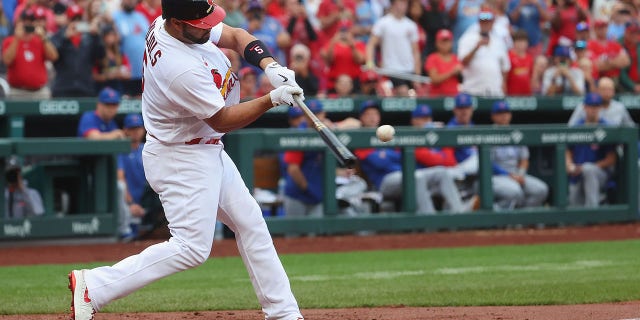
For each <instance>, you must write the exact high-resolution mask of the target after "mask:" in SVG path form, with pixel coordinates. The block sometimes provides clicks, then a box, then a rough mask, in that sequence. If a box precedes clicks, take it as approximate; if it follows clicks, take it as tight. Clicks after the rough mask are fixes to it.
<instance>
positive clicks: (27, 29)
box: [24, 25, 36, 33]
mask: <svg viewBox="0 0 640 320" xmlns="http://www.w3.org/2000/svg"><path fill="white" fill-rule="evenodd" d="M35 31H36V27H35V26H32V25H25V26H24V32H26V33H34V32H35Z"/></svg>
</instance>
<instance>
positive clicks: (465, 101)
mask: <svg viewBox="0 0 640 320" xmlns="http://www.w3.org/2000/svg"><path fill="white" fill-rule="evenodd" d="M472 106H473V99H472V98H471V95H469V94H467V93H458V95H456V102H455V107H456V108H469V107H472Z"/></svg>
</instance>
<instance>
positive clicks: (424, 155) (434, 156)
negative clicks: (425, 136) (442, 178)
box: [415, 147, 458, 168]
mask: <svg viewBox="0 0 640 320" xmlns="http://www.w3.org/2000/svg"><path fill="white" fill-rule="evenodd" d="M415 152H416V161H417V162H418V164H419V165H420V166H423V167H426V168H429V167H436V166H445V167H453V166H455V165H456V164H458V161H456V156H455V154H454V150H453V148H442V149H441V150H439V149H431V148H427V147H418V148H416V150H415Z"/></svg>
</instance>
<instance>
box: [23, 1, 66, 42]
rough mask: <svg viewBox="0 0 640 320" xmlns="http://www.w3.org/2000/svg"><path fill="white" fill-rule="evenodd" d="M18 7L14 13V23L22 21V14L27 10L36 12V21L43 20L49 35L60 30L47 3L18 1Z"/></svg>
mask: <svg viewBox="0 0 640 320" xmlns="http://www.w3.org/2000/svg"><path fill="white" fill-rule="evenodd" d="M38 2H41V3H40V4H39V3H38ZM18 3H19V4H18V6H17V7H16V9H15V11H14V12H13V14H14V16H13V17H14V18H13V21H18V20H20V17H22V13H23V12H25V11H26V10H31V11H33V12H34V14H35V16H36V19H42V20H43V21H44V24H43V27H44V28H45V30H46V32H47V35H49V34H51V33H53V32H55V31H57V30H58V27H57V25H56V21H55V14H54V12H53V10H51V9H49V7H48V3H47V2H45V1H18Z"/></svg>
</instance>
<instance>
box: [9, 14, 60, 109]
mask: <svg viewBox="0 0 640 320" xmlns="http://www.w3.org/2000/svg"><path fill="white" fill-rule="evenodd" d="M40 18H44V16H42V17H40ZM36 20H37V19H36V12H35V11H34V10H33V9H31V8H28V9H26V10H24V11H23V13H22V15H21V16H20V19H19V20H17V22H16V26H15V33H14V35H13V36H9V37H7V38H5V39H4V41H3V42H2V62H3V63H4V64H5V65H6V66H7V82H9V86H10V87H11V88H10V91H9V95H8V96H9V97H12V98H29V99H49V98H50V97H51V90H50V89H49V87H48V86H47V80H48V77H47V68H46V64H45V63H46V61H52V62H53V61H56V60H57V59H58V50H57V49H56V47H55V46H54V45H53V44H52V43H51V41H49V39H48V38H47V36H46V31H45V29H44V27H43V26H42V25H38V24H37V23H36Z"/></svg>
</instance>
